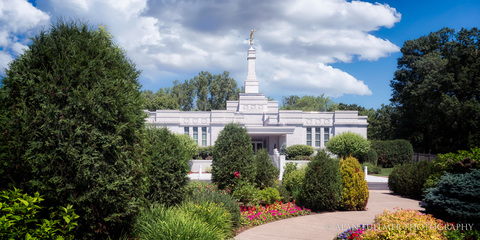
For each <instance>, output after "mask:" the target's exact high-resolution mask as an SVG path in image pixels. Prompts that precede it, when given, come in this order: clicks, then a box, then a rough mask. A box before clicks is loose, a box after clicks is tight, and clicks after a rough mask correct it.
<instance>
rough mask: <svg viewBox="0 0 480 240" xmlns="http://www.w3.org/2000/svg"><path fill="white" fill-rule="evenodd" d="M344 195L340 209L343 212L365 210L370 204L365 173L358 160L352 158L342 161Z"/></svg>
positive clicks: (341, 172)
mask: <svg viewBox="0 0 480 240" xmlns="http://www.w3.org/2000/svg"><path fill="white" fill-rule="evenodd" d="M340 175H341V176H342V185H343V193H342V200H341V203H340V208H341V209H342V210H349V211H350V210H354V211H358V210H365V207H366V206H367V202H368V196H369V193H368V186H367V181H365V173H364V172H363V171H362V167H361V166H360V163H359V162H358V160H357V159H356V158H354V157H352V156H350V157H347V158H345V159H343V158H342V159H341V160H340Z"/></svg>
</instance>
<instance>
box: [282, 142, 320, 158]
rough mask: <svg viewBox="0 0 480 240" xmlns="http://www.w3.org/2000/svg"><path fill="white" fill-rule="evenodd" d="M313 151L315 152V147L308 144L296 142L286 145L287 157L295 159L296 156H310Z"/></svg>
mask: <svg viewBox="0 0 480 240" xmlns="http://www.w3.org/2000/svg"><path fill="white" fill-rule="evenodd" d="M313 152H315V149H314V148H313V147H312V146H308V145H301V144H297V145H292V146H290V147H287V157H288V159H296V157H297V156H310V155H312V154H313Z"/></svg>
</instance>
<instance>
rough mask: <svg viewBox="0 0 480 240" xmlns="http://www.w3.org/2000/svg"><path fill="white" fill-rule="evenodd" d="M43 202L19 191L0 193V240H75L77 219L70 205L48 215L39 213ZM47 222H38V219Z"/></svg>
mask: <svg viewBox="0 0 480 240" xmlns="http://www.w3.org/2000/svg"><path fill="white" fill-rule="evenodd" d="M43 200H44V199H43V198H42V197H41V196H40V194H39V193H38V192H36V193H35V194H34V195H33V197H32V196H30V195H28V194H26V193H25V194H22V191H21V190H20V189H16V188H14V189H13V190H7V191H1V192H0V236H1V238H2V239H37V238H40V239H75V238H74V237H73V235H72V234H73V230H74V229H75V228H76V226H77V225H78V224H77V219H78V218H79V216H78V215H77V214H75V212H74V210H73V209H72V205H68V206H67V207H66V208H65V207H60V208H59V209H58V211H57V212H54V211H53V208H50V209H49V210H50V213H48V212H47V211H45V210H44V209H42V207H41V206H40V203H41V202H43ZM42 215H44V216H50V219H40V216H42Z"/></svg>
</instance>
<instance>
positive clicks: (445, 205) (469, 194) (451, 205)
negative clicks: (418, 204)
mask: <svg viewBox="0 0 480 240" xmlns="http://www.w3.org/2000/svg"><path fill="white" fill-rule="evenodd" d="M479 179H480V170H479V169H473V170H471V171H470V172H468V173H463V174H452V173H447V174H445V175H443V176H442V177H441V178H440V180H439V181H438V185H437V187H435V188H430V189H427V191H426V195H425V197H424V199H423V201H424V202H425V203H426V204H427V205H426V207H425V210H426V211H427V213H431V214H433V215H434V216H435V217H437V218H441V219H443V220H445V221H449V222H456V223H473V224H475V225H476V226H475V227H476V228H477V229H479V228H480V202H479V201H478V200H479V199H480V181H479Z"/></svg>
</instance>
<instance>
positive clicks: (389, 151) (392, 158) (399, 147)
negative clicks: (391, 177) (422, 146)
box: [372, 139, 413, 168]
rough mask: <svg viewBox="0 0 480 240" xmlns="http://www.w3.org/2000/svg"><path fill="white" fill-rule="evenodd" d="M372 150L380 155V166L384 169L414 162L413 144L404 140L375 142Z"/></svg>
mask: <svg viewBox="0 0 480 240" xmlns="http://www.w3.org/2000/svg"><path fill="white" fill-rule="evenodd" d="M372 148H373V149H375V151H376V152H377V154H378V165H380V166H382V167H384V168H391V167H393V166H396V165H398V164H403V163H409V162H412V161H413V147H412V144H410V142H408V141H406V140H403V139H396V140H386V141H373V142H372Z"/></svg>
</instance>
